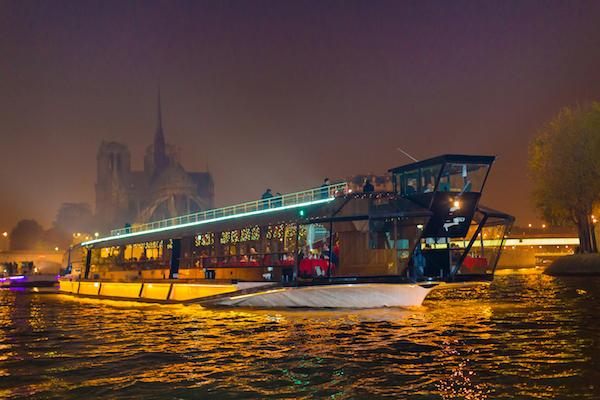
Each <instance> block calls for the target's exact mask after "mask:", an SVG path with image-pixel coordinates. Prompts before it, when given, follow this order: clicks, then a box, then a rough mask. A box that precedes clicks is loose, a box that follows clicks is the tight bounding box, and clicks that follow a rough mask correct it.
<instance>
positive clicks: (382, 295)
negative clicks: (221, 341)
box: [213, 284, 431, 308]
mask: <svg viewBox="0 0 600 400" xmlns="http://www.w3.org/2000/svg"><path fill="white" fill-rule="evenodd" d="M430 290H431V289H430V288H424V287H422V286H419V285H411V284H344V285H324V286H309V287H300V288H273V289H270V290H265V291H262V292H257V293H252V294H247V295H239V296H232V297H225V298H222V299H219V300H217V301H215V302H214V303H213V304H217V305H223V306H238V307H261V308H262V307H265V308H268V307H310V308H376V307H411V306H420V305H421V304H422V303H423V300H424V299H425V296H427V294H428V293H429V291H430Z"/></svg>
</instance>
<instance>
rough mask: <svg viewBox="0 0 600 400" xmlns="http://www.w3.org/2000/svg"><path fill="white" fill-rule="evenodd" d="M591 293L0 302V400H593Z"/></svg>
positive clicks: (526, 277) (574, 286)
mask: <svg viewBox="0 0 600 400" xmlns="http://www.w3.org/2000/svg"><path fill="white" fill-rule="evenodd" d="M598 293H600V291H599V290H598V283H594V281H592V280H590V279H586V280H572V279H571V280H569V279H566V280H561V279H556V278H551V277H547V276H545V275H540V274H514V275H512V274H511V275H505V276H499V277H497V278H496V279H495V280H494V282H493V283H492V284H491V285H489V286H479V287H471V288H465V289H453V290H438V291H433V292H432V293H431V294H430V296H428V298H427V299H426V301H425V302H424V306H422V307H415V308H411V309H403V308H382V309H371V310H329V309H327V310H307V309H268V310H255V309H235V308H214V309H209V308H203V307H201V306H198V305H191V306H184V305H163V304H151V303H138V302H128V301H114V300H110V301H107V300H99V299H88V298H77V297H72V296H70V295H61V294H51V295H50V294H48V295H41V294H34V293H20V292H19V293H7V294H5V293H4V292H2V293H0V296H1V297H0V300H1V302H0V325H1V327H2V328H3V329H0V343H1V344H0V360H2V361H1V362H2V367H3V370H0V376H1V375H2V374H5V375H10V376H11V381H13V382H20V383H18V384H15V386H14V388H13V389H11V390H7V391H4V392H0V397H2V396H4V397H23V398H24V397H27V396H29V395H31V396H34V395H35V396H37V397H38V398H47V397H69V396H68V393H69V392H71V391H75V392H71V393H78V394H81V393H88V394H89V397H102V396H106V390H107V388H110V390H111V391H112V392H111V395H113V394H114V397H131V398H134V397H138V398H144V397H148V396H149V397H152V395H156V396H160V395H164V397H179V398H203V397H207V396H209V395H213V396H215V397H217V398H218V397H219V396H225V397H226V396H230V397H236V396H243V397H247V398H265V397H273V398H309V397H313V398H339V397H341V398H381V397H389V398H407V397H411V396H416V397H423V398H427V397H428V396H429V397H434V398H441V399H459V398H464V399H487V398H495V397H504V398H518V397H523V398H540V397H544V396H548V397H552V396H554V397H557V398H559V397H563V398H564V397H569V396H570V397H583V396H584V395H585V393H586V391H587V392H590V393H592V394H594V395H595V394H596V393H597V391H598V389H595V387H591V388H590V385H591V384H593V383H592V382H591V380H590V382H589V384H587V385H584V386H582V382H584V383H585V382H586V381H585V380H586V379H587V378H588V377H590V376H592V375H593V371H592V369H593V366H594V365H598V363H597V361H598V357H599V356H598V355H597V352H596V353H595V352H594V351H593V349H594V348H595V347H594V346H596V343H597V338H598V328H597V325H596V324H594V323H593V321H596V320H597V318H595V317H597V314H584V313H593V312H594V310H593V307H591V306H590V304H594V303H593V302H594V301H595V300H596V299H597V298H598V297H597V296H598ZM586 368H587V369H586ZM590 368H592V369H590ZM24 371H27V372H24ZM15 374H16V375H17V377H18V378H20V377H22V376H25V375H26V376H27V379H21V380H19V379H15V380H12V379H13V377H12V375H15ZM557 382H558V383H560V385H559V384H557ZM582 387H583V388H582ZM148 388H152V389H148ZM173 388H177V389H176V390H177V391H179V390H185V391H183V392H177V393H176V394H175V392H174V390H175V389H173ZM81 390H83V392H82V391H81ZM148 390H152V394H151V395H149V394H148V393H149V392H148ZM594 390H596V392H594ZM186 391H189V392H186Z"/></svg>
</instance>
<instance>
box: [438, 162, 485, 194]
mask: <svg viewBox="0 0 600 400" xmlns="http://www.w3.org/2000/svg"><path fill="white" fill-rule="evenodd" d="M489 168H490V166H489V164H457V163H446V164H445V165H444V170H443V171H442V176H441V178H440V183H439V187H438V190H439V191H442V192H477V193H479V192H481V189H482V188H483V184H484V182H485V179H486V177H487V174H488V171H489Z"/></svg>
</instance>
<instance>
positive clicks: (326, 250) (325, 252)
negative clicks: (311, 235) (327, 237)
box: [319, 243, 329, 260]
mask: <svg viewBox="0 0 600 400" xmlns="http://www.w3.org/2000/svg"><path fill="white" fill-rule="evenodd" d="M319 258H323V259H325V260H329V246H328V245H327V243H324V244H323V251H322V252H321V255H320V256H319Z"/></svg>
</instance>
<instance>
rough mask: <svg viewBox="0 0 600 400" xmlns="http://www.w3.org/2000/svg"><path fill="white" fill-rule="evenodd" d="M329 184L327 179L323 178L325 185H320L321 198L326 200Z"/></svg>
mask: <svg viewBox="0 0 600 400" xmlns="http://www.w3.org/2000/svg"><path fill="white" fill-rule="evenodd" d="M329 185H331V183H330V182H329V178H325V183H323V185H321V198H322V199H326V198H328V197H329V189H328V188H327V187H328V186H329Z"/></svg>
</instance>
